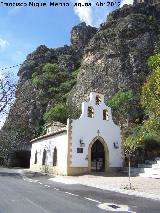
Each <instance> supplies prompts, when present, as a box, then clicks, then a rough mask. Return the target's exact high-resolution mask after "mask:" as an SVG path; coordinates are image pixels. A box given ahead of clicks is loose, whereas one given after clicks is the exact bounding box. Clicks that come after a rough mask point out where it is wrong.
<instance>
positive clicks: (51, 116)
mask: <svg viewBox="0 0 160 213" xmlns="http://www.w3.org/2000/svg"><path fill="white" fill-rule="evenodd" d="M43 118H44V121H45V122H46V123H50V122H52V121H59V122H62V123H66V121H67V118H68V111H67V108H66V106H64V105H63V104H57V105H56V106H54V107H52V108H50V109H49V110H48V111H47V112H46V113H45V114H44V116H43Z"/></svg>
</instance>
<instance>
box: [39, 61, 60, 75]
mask: <svg viewBox="0 0 160 213" xmlns="http://www.w3.org/2000/svg"><path fill="white" fill-rule="evenodd" d="M58 71H59V69H58V65H57V64H50V63H47V64H45V65H44V66H43V68H42V72H43V73H54V74H56V73H57V72H58Z"/></svg>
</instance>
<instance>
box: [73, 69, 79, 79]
mask: <svg viewBox="0 0 160 213" xmlns="http://www.w3.org/2000/svg"><path fill="white" fill-rule="evenodd" d="M79 70H80V68H78V69H76V70H74V71H73V72H72V79H76V80H77V75H78V73H79Z"/></svg>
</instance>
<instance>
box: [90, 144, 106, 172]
mask: <svg viewBox="0 0 160 213" xmlns="http://www.w3.org/2000/svg"><path fill="white" fill-rule="evenodd" d="M91 171H92V172H104V171H105V151H104V146H103V144H102V143H101V142H100V141H99V140H97V141H96V142H95V143H94V144H93V145H92V148H91Z"/></svg>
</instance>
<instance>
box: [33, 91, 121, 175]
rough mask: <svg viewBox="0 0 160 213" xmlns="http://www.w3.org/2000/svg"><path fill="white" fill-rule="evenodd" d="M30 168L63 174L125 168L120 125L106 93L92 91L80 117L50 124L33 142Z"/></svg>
mask: <svg viewBox="0 0 160 213" xmlns="http://www.w3.org/2000/svg"><path fill="white" fill-rule="evenodd" d="M31 143H32V150H31V160H30V168H31V169H32V170H34V171H44V172H51V173H55V174H60V175H76V174H86V173H91V172H108V171H110V170H117V169H119V168H120V167H122V163H123V151H122V145H121V132H120V128H119V127H118V126H117V125H115V124H114V122H113V120H112V113H111V108H109V107H108V106H106V105H105V103H104V95H103V94H99V93H95V92H91V93H90V99H89V101H88V102H87V101H86V102H83V103H82V114H81V116H80V118H79V119H68V120H67V125H66V126H65V125H63V124H61V123H59V122H56V123H54V125H49V126H48V127H47V133H46V134H45V135H43V136H40V137H38V138H35V139H33V140H32V141H31Z"/></svg>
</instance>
